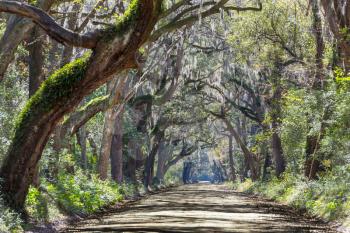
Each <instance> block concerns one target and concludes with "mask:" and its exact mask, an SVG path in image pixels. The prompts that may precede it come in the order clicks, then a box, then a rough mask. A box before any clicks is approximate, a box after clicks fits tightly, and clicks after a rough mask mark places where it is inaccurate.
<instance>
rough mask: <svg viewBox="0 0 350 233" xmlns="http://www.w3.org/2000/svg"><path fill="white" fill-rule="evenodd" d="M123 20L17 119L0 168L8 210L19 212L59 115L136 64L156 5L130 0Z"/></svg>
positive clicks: (51, 82)
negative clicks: (138, 52) (113, 76)
mask: <svg viewBox="0 0 350 233" xmlns="http://www.w3.org/2000/svg"><path fill="white" fill-rule="evenodd" d="M130 5H131V8H130V10H129V11H128V15H126V16H125V18H123V20H122V21H121V22H119V23H117V24H116V25H115V26H113V27H111V28H110V29H109V30H105V31H104V32H101V39H100V40H99V43H97V46H96V47H95V48H94V49H93V50H94V52H93V53H92V55H91V56H90V58H87V57H85V58H80V59H77V60H75V61H74V62H72V63H70V64H68V65H66V66H64V67H63V68H62V69H59V70H58V71H56V72H55V73H54V74H53V75H52V76H51V77H49V78H48V79H47V80H46V81H45V82H44V83H43V85H42V86H41V87H40V89H39V90H38V91H37V92H36V93H35V95H34V96H33V97H32V98H31V99H30V100H29V101H28V103H27V105H26V106H25V108H24V110H23V111H22V112H21V114H20V116H19V117H18V119H17V123H16V130H15V136H14V138H13V141H12V144H11V146H10V148H9V151H8V154H7V157H6V159H5V160H4V162H3V165H2V167H1V170H0V179H1V181H2V187H1V189H2V190H1V191H2V192H3V193H5V195H6V196H5V197H4V199H5V202H6V204H7V205H8V206H10V207H11V208H12V209H15V210H17V211H19V212H24V202H25V198H26V195H27V192H28V188H29V185H30V183H31V181H32V179H33V175H34V173H35V169H36V167H37V164H38V161H39V160H40V158H41V154H42V151H43V149H44V147H45V145H46V142H47V141H48V138H49V136H50V134H51V132H52V131H53V130H54V129H55V127H56V125H57V124H58V122H59V121H60V120H61V119H62V118H63V116H64V115H65V114H67V113H69V112H71V111H72V110H73V109H74V108H75V107H76V106H77V105H78V104H79V103H80V101H81V100H82V99H83V98H84V96H86V95H88V94H90V93H91V92H92V91H94V90H95V89H97V88H98V87H99V86H101V85H102V84H104V83H106V82H107V81H109V80H110V79H111V77H112V75H113V74H115V73H119V72H121V71H122V70H125V69H128V68H132V67H135V66H136V62H135V57H136V56H135V54H136V52H137V51H138V49H139V47H140V46H141V45H142V44H143V43H144V42H145V41H146V39H147V38H148V36H149V34H150V32H151V31H152V29H153V27H154V25H155V23H156V21H157V17H158V14H159V10H160V3H158V2H155V1H153V0H139V1H133V3H132V4H130Z"/></svg>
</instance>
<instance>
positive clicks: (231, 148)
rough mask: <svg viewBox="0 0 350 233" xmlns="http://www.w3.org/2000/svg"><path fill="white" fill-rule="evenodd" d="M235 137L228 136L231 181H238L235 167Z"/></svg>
mask: <svg viewBox="0 0 350 233" xmlns="http://www.w3.org/2000/svg"><path fill="white" fill-rule="evenodd" d="M232 142H233V137H232V135H231V134H230V135H229V136H228V157H229V162H230V181H235V180H236V171H235V166H234V162H233V145H232Z"/></svg>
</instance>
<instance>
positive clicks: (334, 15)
mask: <svg viewBox="0 0 350 233" xmlns="http://www.w3.org/2000/svg"><path fill="white" fill-rule="evenodd" d="M313 1H315V0H313ZM321 4H322V7H323V9H324V12H325V16H326V17H325V18H326V20H327V22H328V25H329V28H330V29H331V31H332V33H333V35H334V37H335V38H336V39H337V42H338V46H339V51H340V57H341V60H342V63H343V64H341V66H342V67H343V68H344V69H345V72H346V73H348V72H349V70H350V42H349V40H348V39H347V38H348V36H349V31H348V30H349V28H350V20H349V19H350V1H349V0H345V1H343V0H321ZM313 5H314V6H316V4H313ZM313 11H314V9H313Z"/></svg>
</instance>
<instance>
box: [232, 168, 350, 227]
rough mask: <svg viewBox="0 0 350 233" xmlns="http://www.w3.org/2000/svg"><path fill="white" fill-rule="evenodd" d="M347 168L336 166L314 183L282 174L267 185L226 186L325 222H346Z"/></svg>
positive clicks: (348, 209)
mask: <svg viewBox="0 0 350 233" xmlns="http://www.w3.org/2000/svg"><path fill="white" fill-rule="evenodd" d="M349 169H350V166H338V167H335V168H333V170H332V171H328V172H327V173H325V174H324V176H323V177H320V179H319V180H317V181H307V180H305V179H304V178H303V177H301V176H298V175H295V174H292V173H290V172H286V173H285V174H284V176H283V177H282V178H280V179H278V178H272V179H271V180H270V181H268V182H255V183H254V182H252V181H251V180H250V179H247V180H245V181H244V182H242V183H234V184H229V187H231V188H234V189H236V190H237V191H241V192H246V193H255V194H259V195H262V196H264V197H267V198H269V199H273V200H276V201H279V202H282V203H285V204H288V205H291V206H294V207H296V208H299V209H306V210H307V211H308V212H309V213H310V214H312V215H317V216H320V217H322V218H324V219H326V220H335V219H342V221H346V219H349V217H348V216H349V214H350V200H349V199H348V198H349V197H350V182H349V181H350V172H349Z"/></svg>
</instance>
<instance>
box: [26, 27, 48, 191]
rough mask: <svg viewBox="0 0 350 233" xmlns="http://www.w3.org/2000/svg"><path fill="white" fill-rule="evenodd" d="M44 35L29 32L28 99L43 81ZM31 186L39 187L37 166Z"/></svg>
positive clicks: (36, 30)
mask: <svg viewBox="0 0 350 233" xmlns="http://www.w3.org/2000/svg"><path fill="white" fill-rule="evenodd" d="M45 37H46V35H45V34H44V32H43V31H42V30H41V29H40V27H38V26H35V27H34V28H33V29H32V31H31V37H30V41H29V45H28V48H27V49H28V51H29V98H30V97H31V96H33V95H34V93H35V92H36V91H37V90H38V89H39V86H40V84H41V83H42V82H43V81H44V77H43V68H44V46H43V43H44V38H45ZM32 184H33V186H34V187H39V185H40V176H39V166H37V167H36V171H35V173H34V176H33V183H32Z"/></svg>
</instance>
